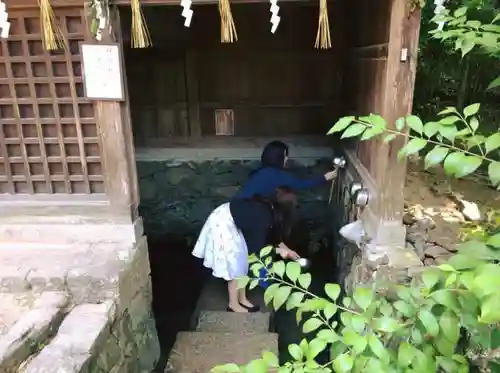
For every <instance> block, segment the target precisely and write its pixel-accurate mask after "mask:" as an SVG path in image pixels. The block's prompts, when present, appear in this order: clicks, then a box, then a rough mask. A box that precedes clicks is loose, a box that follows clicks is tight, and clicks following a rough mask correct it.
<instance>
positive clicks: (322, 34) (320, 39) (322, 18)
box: [314, 0, 332, 49]
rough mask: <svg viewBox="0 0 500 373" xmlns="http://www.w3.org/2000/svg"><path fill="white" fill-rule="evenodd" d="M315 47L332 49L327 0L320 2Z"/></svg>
mask: <svg viewBox="0 0 500 373" xmlns="http://www.w3.org/2000/svg"><path fill="white" fill-rule="evenodd" d="M314 47H315V48H320V49H330V48H331V47H332V40H331V38H330V22H329V21H328V6H327V0H319V20H318V33H317V34H316V42H315V43H314Z"/></svg>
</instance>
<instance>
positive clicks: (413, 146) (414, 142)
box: [401, 138, 427, 155]
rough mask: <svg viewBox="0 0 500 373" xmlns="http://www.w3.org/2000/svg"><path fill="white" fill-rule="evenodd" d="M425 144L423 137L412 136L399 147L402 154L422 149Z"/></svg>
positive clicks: (413, 152) (409, 153)
mask: <svg viewBox="0 0 500 373" xmlns="http://www.w3.org/2000/svg"><path fill="white" fill-rule="evenodd" d="M426 145H427V141H426V140H425V139H420V138H413V139H411V140H410V141H408V144H406V145H405V146H404V147H403V148H402V149H401V152H402V154H404V155H411V154H415V153H418V152H419V151H420V150H422V149H423V148H424V147H425V146H426Z"/></svg>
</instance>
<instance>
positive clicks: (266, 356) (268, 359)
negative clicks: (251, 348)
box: [262, 351, 280, 368]
mask: <svg viewBox="0 0 500 373" xmlns="http://www.w3.org/2000/svg"><path fill="white" fill-rule="evenodd" d="M262 360H264V362H265V363H266V364H267V366H268V367H270V368H277V367H279V366H280V361H279V359H278V357H277V356H276V355H275V354H273V353H272V352H269V351H264V352H263V353H262Z"/></svg>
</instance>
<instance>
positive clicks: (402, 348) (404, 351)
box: [398, 342, 415, 368]
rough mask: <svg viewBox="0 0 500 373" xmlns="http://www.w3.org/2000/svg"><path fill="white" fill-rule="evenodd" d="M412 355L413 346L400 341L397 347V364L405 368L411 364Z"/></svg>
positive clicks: (413, 355)
mask: <svg viewBox="0 0 500 373" xmlns="http://www.w3.org/2000/svg"><path fill="white" fill-rule="evenodd" d="M414 357H415V352H414V349H413V347H412V346H411V345H410V344H409V343H408V342H401V344H400V345H399V349H398V365H399V366H400V367H401V368H406V367H407V366H409V365H410V364H411V361H412V360H413V358H414Z"/></svg>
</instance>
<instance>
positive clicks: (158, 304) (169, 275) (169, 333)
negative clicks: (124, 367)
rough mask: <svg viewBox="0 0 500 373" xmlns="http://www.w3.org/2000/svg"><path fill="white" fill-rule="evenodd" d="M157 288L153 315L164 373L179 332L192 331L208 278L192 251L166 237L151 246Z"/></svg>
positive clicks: (154, 295)
mask: <svg viewBox="0 0 500 373" xmlns="http://www.w3.org/2000/svg"><path fill="white" fill-rule="evenodd" d="M148 246H149V260H150V263H151V281H152V286H153V313H154V316H155V321H156V329H157V331H158V338H159V340H160V345H161V350H162V355H161V359H160V362H159V364H158V371H159V372H162V371H163V367H164V366H165V364H166V361H167V359H168V355H169V354H170V351H171V349H172V347H173V345H174V342H175V338H176V335H177V333H178V332H179V331H182V330H189V328H190V319H191V315H192V314H193V311H194V309H195V307H196V301H197V299H198V297H199V294H200V291H201V288H202V285H203V283H204V278H206V276H207V275H208V273H207V272H205V271H204V270H203V268H202V266H201V265H200V262H199V260H197V259H196V258H194V257H193V256H192V255H191V250H192V249H191V248H190V247H189V246H187V245H186V244H185V243H184V242H183V241H182V240H176V239H175V238H170V237H166V238H164V239H157V240H154V241H153V240H151V241H150V242H148Z"/></svg>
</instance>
